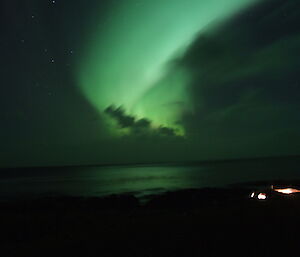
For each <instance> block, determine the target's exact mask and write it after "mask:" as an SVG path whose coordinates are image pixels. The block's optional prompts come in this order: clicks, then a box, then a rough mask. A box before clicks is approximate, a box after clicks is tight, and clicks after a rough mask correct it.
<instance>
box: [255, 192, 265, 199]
mask: <svg viewBox="0 0 300 257" xmlns="http://www.w3.org/2000/svg"><path fill="white" fill-rule="evenodd" d="M257 198H258V199H259V200H266V199H267V195H266V194H265V193H260V194H259V195H258V196H257Z"/></svg>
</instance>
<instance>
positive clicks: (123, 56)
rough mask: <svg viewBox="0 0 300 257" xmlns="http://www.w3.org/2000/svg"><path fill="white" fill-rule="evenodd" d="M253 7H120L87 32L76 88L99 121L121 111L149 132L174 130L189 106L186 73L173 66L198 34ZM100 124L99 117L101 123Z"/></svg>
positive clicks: (197, 1) (199, 1)
mask: <svg viewBox="0 0 300 257" xmlns="http://www.w3.org/2000/svg"><path fill="white" fill-rule="evenodd" d="M251 3H252V4H253V3H254V1H249V0H226V1H219V0H188V1H182V0H153V1H141V2H140V3H137V2H136V1H120V3H118V5H117V6H113V7H112V11H113V12H109V13H108V14H107V15H108V16H107V17H106V19H105V22H103V20H99V24H97V26H94V27H93V28H92V29H91V33H90V36H89V37H88V42H86V51H85V55H84V56H83V57H82V58H81V60H80V65H79V72H78V74H79V76H78V80H79V86H80V88H81V90H82V93H83V94H84V96H85V97H86V98H87V99H88V101H89V102H90V103H91V104H92V105H93V106H94V107H95V108H96V109H97V110H98V111H99V115H102V113H103V110H104V109H105V108H107V107H108V106H111V105H115V106H122V107H123V108H124V109H125V110H126V112H127V113H128V114H130V115H134V116H135V117H137V118H147V119H149V120H151V121H152V124H153V125H154V126H162V125H163V126H169V127H173V128H177V129H178V131H179V132H180V133H184V131H183V128H182V127H181V126H180V125H179V119H180V116H181V114H182V112H184V111H186V110H189V111H191V110H192V108H193V106H192V102H191V99H190V95H189V90H188V85H189V80H190V74H189V72H188V70H185V69H184V68H182V67H180V68H178V67H177V66H176V59H177V58H180V57H181V56H182V55H183V54H184V53H185V50H186V49H187V48H188V46H189V45H190V44H191V43H192V42H193V40H194V39H195V37H196V36H197V35H198V33H201V32H202V31H203V30H205V28H206V27H207V26H208V25H209V24H211V23H213V22H215V21H219V20H221V21H222V20H225V19H226V17H230V15H232V14H234V13H236V12H238V11H239V10H241V9H242V8H245V7H247V6H249V4H251ZM102 118H103V117H102Z"/></svg>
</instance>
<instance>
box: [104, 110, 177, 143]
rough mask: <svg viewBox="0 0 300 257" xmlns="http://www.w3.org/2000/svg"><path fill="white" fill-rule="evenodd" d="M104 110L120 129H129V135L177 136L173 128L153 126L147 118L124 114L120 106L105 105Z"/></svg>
mask: <svg viewBox="0 0 300 257" xmlns="http://www.w3.org/2000/svg"><path fill="white" fill-rule="evenodd" d="M104 112H105V113H106V114H108V115H109V116H110V117H111V118H113V119H114V120H115V121H116V122H117V124H118V126H119V128H120V129H124V128H127V129H129V130H130V135H131V136H132V135H134V136H137V135H142V136H170V137H177V136H178V135H177V133H176V130H175V129H173V128H169V127H166V126H160V127H158V128H155V127H153V126H152V122H151V121H150V120H149V119H146V118H142V119H137V118H136V117H134V116H132V115H129V114H126V112H125V110H124V109H123V107H121V106H120V107H115V106H113V105H111V106H109V107H107V108H106V109H105V110H104Z"/></svg>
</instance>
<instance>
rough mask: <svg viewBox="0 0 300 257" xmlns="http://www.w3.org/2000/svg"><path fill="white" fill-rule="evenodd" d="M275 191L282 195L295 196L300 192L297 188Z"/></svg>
mask: <svg viewBox="0 0 300 257" xmlns="http://www.w3.org/2000/svg"><path fill="white" fill-rule="evenodd" d="M274 191H276V192H278V193H282V194H294V193H299V192H300V190H298V189H295V188H278V189H274Z"/></svg>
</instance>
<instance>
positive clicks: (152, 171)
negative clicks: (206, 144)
mask: <svg viewBox="0 0 300 257" xmlns="http://www.w3.org/2000/svg"><path fill="white" fill-rule="evenodd" d="M299 167H300V158H299V157H297V158H295V157H294V158H291V157H290V158H278V159H276V158H274V159H256V160H239V161H225V162H207V163H199V164H193V165H191V164H189V165H133V166H111V167H108V166H106V167H97V166H95V167H91V166H89V167H64V168H26V169H2V170H0V199H2V200H7V199H11V198H36V197H45V196H60V195H68V196H105V195H110V194H123V193H131V194H134V195H135V196H137V197H139V198H143V197H148V196H149V195H153V194H160V193H163V192H166V191H174V190H178V189H188V188H203V187H226V186H230V185H232V184H237V183H248V182H255V181H264V180H299V179H300V169H299Z"/></svg>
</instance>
